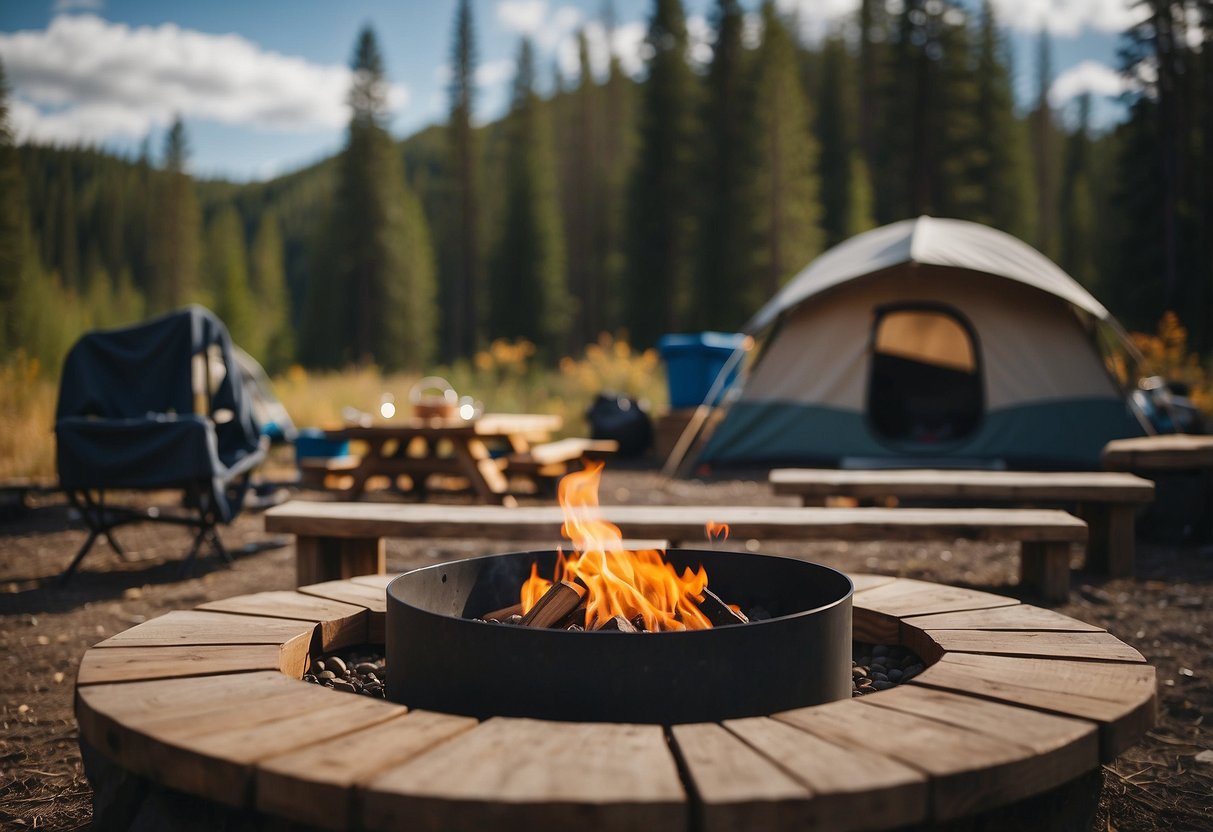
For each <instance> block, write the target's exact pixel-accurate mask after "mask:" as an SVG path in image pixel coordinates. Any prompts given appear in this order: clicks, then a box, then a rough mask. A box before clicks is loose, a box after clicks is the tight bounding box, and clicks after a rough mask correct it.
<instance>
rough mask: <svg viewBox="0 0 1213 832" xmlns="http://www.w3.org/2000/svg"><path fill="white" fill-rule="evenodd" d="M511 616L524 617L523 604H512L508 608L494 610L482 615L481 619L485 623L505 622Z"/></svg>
mask: <svg viewBox="0 0 1213 832" xmlns="http://www.w3.org/2000/svg"><path fill="white" fill-rule="evenodd" d="M511 615H522V604H510V605H509V606H508V607H502V608H501V609H499V610H493V611H492V612H490V613H487V614H486V615H482V616H481V619H482V620H484V621H505V620H506V619H507V618H509V617H510V616H511Z"/></svg>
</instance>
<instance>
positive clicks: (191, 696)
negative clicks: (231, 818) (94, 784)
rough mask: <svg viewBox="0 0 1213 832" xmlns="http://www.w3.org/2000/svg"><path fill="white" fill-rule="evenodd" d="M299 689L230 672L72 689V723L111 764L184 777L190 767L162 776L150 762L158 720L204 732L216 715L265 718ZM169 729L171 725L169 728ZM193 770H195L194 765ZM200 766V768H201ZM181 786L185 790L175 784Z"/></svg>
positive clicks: (274, 676) (264, 675)
mask: <svg viewBox="0 0 1213 832" xmlns="http://www.w3.org/2000/svg"><path fill="white" fill-rule="evenodd" d="M303 688H313V689H315V690H316V691H319V690H320V688H318V687H316V686H312V685H304V684H302V683H300V682H299V681H297V680H294V679H289V678H287V677H286V676H284V675H283V674H282V673H279V672H277V671H270V672H260V673H234V674H227V675H222V676H205V677H201V678H192V679H162V680H155V681H146V682H130V683H125V684H97V685H87V686H84V687H78V688H77V689H76V707H75V711H76V721H77V723H78V724H79V726H80V736H81V737H82V738H84V739H85V740H87V741H88V742H89V744H91V745H92V746H93V747H95V748H97V749H98V750H100V751H102V752H103V753H105V754H106V755H107V756H108V757H109V758H110V759H111V760H113V761H115V762H116V763H118V764H119V765H120V766H122V767H123V768H125V769H128V770H129V771H132V772H134V773H135V774H139V775H142V776H144V777H148V778H150V779H152V780H155V781H157V782H162V783H167V782H168V779H166V777H165V775H167V777H168V778H169V779H176V778H177V777H178V775H180V778H181V779H182V780H185V779H188V778H189V772H190V766H189V765H184V766H183V768H184V771H180V770H179V769H180V768H182V767H178V766H174V765H172V764H171V762H170V766H169V768H168V769H167V770H166V771H164V772H162V771H161V770H160V769H159V768H158V765H157V761H156V760H154V759H153V755H152V747H153V746H155V745H157V744H158V743H160V742H161V740H160V739H158V738H156V737H154V736H153V734H152V732H153V731H154V730H155V727H154V726H155V725H156V724H157V723H159V722H169V723H170V724H171V723H173V722H174V721H175V722H176V723H178V724H181V725H186V726H192V727H194V728H195V729H196V728H197V727H199V726H202V727H203V728H205V727H206V726H209V725H212V724H213V723H212V722H211V719H212V718H213V717H215V716H218V717H219V718H223V717H224V715H225V714H226V715H228V716H230V719H225V720H224V721H225V722H226V723H229V724H230V722H231V721H234V720H239V719H241V718H243V719H248V718H256V719H262V718H264V709H265V708H270V709H272V708H274V707H276V706H277V704H278V702H280V701H281V700H282V699H284V698H293V697H295V696H297V695H298V692H299V691H300V690H301V689H303ZM170 730H171V725H170ZM195 767H197V766H195ZM202 768H205V766H202ZM179 787H182V788H184V786H179ZM243 797H244V795H242V794H232V795H228V797H227V800H226V802H228V803H236V804H239V803H241V801H242V799H243Z"/></svg>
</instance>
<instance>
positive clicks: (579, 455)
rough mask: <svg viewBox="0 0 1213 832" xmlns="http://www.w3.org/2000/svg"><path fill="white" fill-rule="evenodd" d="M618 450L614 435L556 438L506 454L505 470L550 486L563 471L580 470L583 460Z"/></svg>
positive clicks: (541, 485) (596, 457)
mask: <svg viewBox="0 0 1213 832" xmlns="http://www.w3.org/2000/svg"><path fill="white" fill-rule="evenodd" d="M618 450H619V443H618V442H616V441H615V440H614V439H580V438H576V437H572V438H568V439H558V440H557V441H555V442H547V443H544V444H542V445H533V446H531V447H530V448H529V449H528V450H526V451H522V452H519V453H512V454H510V455H509V456H507V457H505V473H506V475H507V476H509V475H519V476H523V477H527V478H529V479H531V480H534V481H535V484H536V486H538V487H539V488H541V489H547V490H550V489H551V487H552V486H554V485H555V484H556V481H557V480H559V479H560V478H561V477H563V476H564V475H565V474H567V473H569V472H570V471H575V470H579V469H580V468H581V467H582V466H583V465H584V463H585V462H586V460H590V459H603V458H605V457H608V456H610V455H611V454H613V453H615V452H616V451H618Z"/></svg>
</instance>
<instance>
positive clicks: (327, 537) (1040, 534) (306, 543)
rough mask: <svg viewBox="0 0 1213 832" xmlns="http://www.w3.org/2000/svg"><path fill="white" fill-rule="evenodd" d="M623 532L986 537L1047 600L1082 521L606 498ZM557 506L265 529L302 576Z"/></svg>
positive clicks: (366, 514) (1083, 531)
mask: <svg viewBox="0 0 1213 832" xmlns="http://www.w3.org/2000/svg"><path fill="white" fill-rule="evenodd" d="M606 514H607V517H608V518H609V519H610V521H611V522H613V523H615V524H616V525H618V526H619V527H620V529H621V530H622V531H623V533H624V535H625V536H626V537H640V538H660V539H665V540H669V541H671V542H672V543H673V545H675V546H677V545H679V544H680V543H687V542H695V541H701V540H704V539H705V531H704V528H705V526H706V525H707V524H708V523H709V522H715V523H725V524H728V526H729V528H730V536H731V537H733V538H734V539H742V540H748V539H757V540H847V541H872V540H875V541H880V540H889V541H905V540H955V539H957V538H964V539H968V540H994V541H1018V542H1019V543H1020V546H1021V548H1020V582H1021V584H1023V585H1024V586H1028V587H1032V588H1034V589H1036V590H1037V591H1039V593H1040V594H1041V595H1042V596H1043V597H1044V598H1046V599H1048V600H1050V601H1060V600H1064V599H1065V598H1066V597H1068V595H1069V586H1070V583H1069V582H1070V545H1071V544H1073V543H1080V544H1082V543H1085V542H1086V539H1087V524H1086V523H1085V522H1083V521H1082V520H1080V519H1078V518H1076V517H1073V516H1071V515H1069V514H1067V513H1066V512H1064V511H1058V510H1054V509H970V508H956V509H947V508H923V509H885V508H816V507H807V508H796V507H790V506H778V507H772V506H766V507H750V506H611V507H610V508H609V509H608V510H607V512H606ZM563 521H564V515H563V513H562V511H561V509H560V508H559V507H557V506H541V507H530V506H528V507H516V508H508V507H503V506H450V505H417V504H405V505H398V504H383V503H317V502H304V501H299V500H296V501H292V502H289V503H285V504H283V505H280V506H276V507H274V508H272V509H270V510H269V511H267V512H266V514H265V528H266V530H267V531H271V532H277V533H282V534H294V535H295V536H296V553H297V554H296V564H297V581H298V583H300V584H303V583H311V582H315V581H322V580H335V579H341V578H350V577H353V576H355V575H364V574H382V573H383V572H384V569H385V560H384V539H385V538H389V537H414V538H415V537H432V538H465V539H476V538H489V539H498V540H511V541H523V540H534V541H541V542H543V543H547V544H554V543H556V541H557V538H558V536H559V529H560V526H561V523H563Z"/></svg>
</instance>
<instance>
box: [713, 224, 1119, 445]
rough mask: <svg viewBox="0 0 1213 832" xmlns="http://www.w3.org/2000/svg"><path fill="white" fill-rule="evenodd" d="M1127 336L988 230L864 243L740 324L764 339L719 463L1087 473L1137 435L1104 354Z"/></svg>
mask: <svg viewBox="0 0 1213 832" xmlns="http://www.w3.org/2000/svg"><path fill="white" fill-rule="evenodd" d="M1100 326H1108V327H1111V328H1112V329H1113V330H1114V331H1117V332H1119V328H1118V326H1117V325H1116V323H1115V321H1114V320H1113V319H1112V317H1111V315H1110V314H1109V313H1108V310H1107V309H1105V308H1104V307H1103V306H1102V305H1101V304H1100V303H1099V302H1098V301H1097V300H1096V299H1095V298H1094V297H1092V296H1091V294H1090V293H1089V292H1087V291H1086V290H1085V289H1083V288H1082V286H1080V285H1079V284H1078V283H1077V282H1076V281H1075V280H1074V279H1073V278H1071V277H1070V276H1069V275H1067V274H1066V273H1065V272H1064V271H1062V270H1061V269H1060V268H1058V267H1057V266H1056V265H1055V264H1054V263H1052V262H1051V261H1050V260H1048V258H1046V257H1044V256H1043V255H1042V254H1040V253H1039V252H1037V251H1036V250H1035V249H1033V248H1031V247H1030V246H1028V245H1027V244H1025V243H1023V242H1021V241H1020V240H1017V239H1015V238H1014V237H1012V236H1010V235H1008V234H1005V233H1003V232H1001V231H996V230H994V229H992V228H988V227H986V226H983V225H979V224H976V223H972V222H964V221H960V220H946V219H934V218H931V217H919V218H918V219H913V220H905V221H902V222H898V223H894V224H892V225H888V226H884V227H882V228H877V229H874V230H872V231H868V232H865V233H863V234H860V235H858V236H856V237H854V238H852V239H850V240H848V241H846V242H844V243H842V244H840V245H838V246H835V247H834V248H832V249H830V250H829V251H827V252H826V253H824V254H823V255H821V256H820V257H818V258H817V259H816V260H814V261H813V262H812V263H810V264H809V266H808V267H807V268H805V269H804V270H803V271H802V272H800V274H798V275H796V276H795V277H794V278H792V280H790V281H789V282H788V283H787V284H786V285H785V286H784V287H783V289H781V290H780V291H779V293H778V294H776V295H775V297H773V298H772V299H771V300H770V301H769V302H768V303H767V304H766V305H765V306H764V307H763V308H762V309H760V310H759V311H758V313H757V314H756V315H755V316H754V317H753V318H752V319H751V320H750V322H749V323H748V324H747V325H746V327H745V331H746V332H747V333H749V334H755V335H756V334H758V333H759V332H763V331H766V333H767V337H766V342H765V344H764V345H763V347H762V350H761V352H760V354H759V355H758V357H757V359H756V360H755V361H754V363H753V365H752V367H751V368H750V372H749V375H748V377H747V379H746V382H745V385H744V387H743V388H742V390H741V393H740V396H739V397H738V399H737V400H736V401H735V402H734V403H733V404H732V405H731V407H730V408H729V411H728V413H727V414H726V415H725V418H724V420H723V421H722V422H721V424H720V425H719V427H718V428H717V430H716V431H715V432H714V433H713V435H712V436H711V437H710V439H709V440H708V442H707V444H706V446H705V447H704V449H703V451H702V453H701V455H700V461H701V462H707V463H710V464H716V465H721V464H815V465H821V464H826V465H844V466H848V465H853V466H857V467H862V466H876V465H907V464H908V465H916V466H926V465H951V466H964V465H973V466H987V467H1003V466H1005V467H1015V468H1094V467H1097V466H1098V464H1099V454H1100V451H1101V450H1102V448H1103V446H1104V445H1105V444H1106V443H1107V442H1108V441H1110V440H1112V439H1117V438H1121V437H1125V436H1137V435H1140V434H1141V433H1142V429H1141V427H1140V425H1139V423H1138V421H1137V419H1136V418H1135V417H1134V415H1133V413H1132V412H1131V411H1130V409H1129V405H1128V403H1127V401H1126V398H1125V395H1124V392H1123V391H1122V390H1121V389H1120V386H1119V384H1118V383H1117V382H1116V380H1115V379H1114V378H1113V377H1112V376H1111V375H1110V374H1109V372H1108V371H1107V369H1106V367H1105V364H1104V362H1103V359H1102V358H1101V356H1100V353H1099V350H1098V349H1097V347H1096V334H1097V329H1098V328H1099V327H1100Z"/></svg>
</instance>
